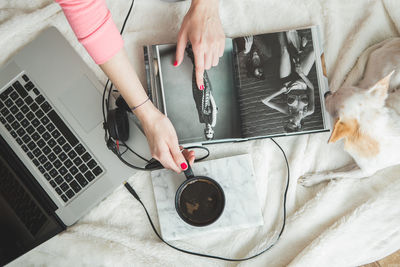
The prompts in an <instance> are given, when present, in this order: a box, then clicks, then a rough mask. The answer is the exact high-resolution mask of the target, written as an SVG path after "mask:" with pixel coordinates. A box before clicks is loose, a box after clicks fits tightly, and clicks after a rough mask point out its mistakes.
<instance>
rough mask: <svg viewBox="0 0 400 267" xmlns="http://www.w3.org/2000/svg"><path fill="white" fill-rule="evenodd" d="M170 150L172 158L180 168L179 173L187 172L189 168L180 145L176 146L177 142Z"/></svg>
mask: <svg viewBox="0 0 400 267" xmlns="http://www.w3.org/2000/svg"><path fill="white" fill-rule="evenodd" d="M169 150H170V151H171V154H172V157H173V159H174V161H175V164H176V165H177V166H179V172H178V173H180V172H181V171H185V170H186V169H187V168H188V165H187V162H186V159H185V157H184V156H183V154H182V152H181V150H180V148H179V146H178V144H176V145H175V142H174V143H173V144H172V146H170V148H169Z"/></svg>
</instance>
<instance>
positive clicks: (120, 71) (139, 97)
mask: <svg viewBox="0 0 400 267" xmlns="http://www.w3.org/2000/svg"><path fill="white" fill-rule="evenodd" d="M99 66H100V68H101V69H102V70H103V71H104V73H105V74H106V75H107V76H108V77H109V78H110V80H111V82H112V83H113V84H114V86H115V87H116V88H117V89H118V91H119V92H120V93H121V95H122V97H123V98H124V99H125V101H126V103H127V104H128V106H129V107H130V108H133V107H137V106H138V105H140V104H142V103H143V102H145V101H146V100H147V98H148V96H147V94H146V91H145V90H144V88H143V86H142V84H141V83H140V80H139V78H138V77H137V74H136V72H135V70H134V69H133V66H132V64H131V63H130V61H129V59H128V56H127V54H126V51H125V49H121V50H120V51H119V52H118V53H117V54H116V55H115V56H114V57H112V58H111V59H110V60H108V61H107V62H106V63H103V64H101V65H99ZM154 109H156V108H155V107H154V105H153V104H152V102H151V101H147V102H146V103H145V104H143V105H141V106H140V108H138V109H136V110H135V111H134V112H135V115H136V116H137V117H138V118H139V120H140V121H142V122H143V121H145V120H148V119H150V118H149V116H151V115H152V114H153V112H152V111H154Z"/></svg>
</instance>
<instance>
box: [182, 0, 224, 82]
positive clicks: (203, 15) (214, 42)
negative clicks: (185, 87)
mask: <svg viewBox="0 0 400 267" xmlns="http://www.w3.org/2000/svg"><path fill="white" fill-rule="evenodd" d="M188 41H190V43H191V44H192V48H193V54H194V59H195V66H196V82H197V87H198V88H199V89H200V90H203V89H204V83H203V74H204V70H209V69H210V68H211V66H217V65H218V61H219V58H220V57H222V55H223V53H224V48H225V34H224V31H223V29H222V24H221V20H220V18H219V12H218V0H192V4H191V6H190V9H189V11H188V13H187V14H186V16H185V18H184V19H183V22H182V26H181V29H180V31H179V34H178V44H177V47H176V61H175V62H174V66H179V65H180V64H181V63H182V61H183V57H184V53H185V48H186V44H187V42H188Z"/></svg>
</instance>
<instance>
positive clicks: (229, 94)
mask: <svg viewBox="0 0 400 267" xmlns="http://www.w3.org/2000/svg"><path fill="white" fill-rule="evenodd" d="M155 48H156V53H157V55H156V58H157V60H158V66H159V67H158V75H159V79H160V81H161V82H160V84H161V91H162V93H161V94H162V98H163V100H164V103H163V105H164V113H165V114H166V115H167V116H168V117H169V119H170V120H171V122H172V124H173V125H174V127H175V129H176V132H177V135H178V139H179V142H180V143H184V144H187V143H195V142H202V143H204V142H213V140H218V141H220V140H221V139H232V138H240V137H241V129H240V125H241V122H240V116H239V108H238V101H237V98H236V90H235V86H234V80H233V62H232V54H233V53H232V39H227V40H226V46H225V52H224V55H223V57H221V58H220V59H219V63H218V66H217V67H213V68H211V69H210V70H207V71H205V72H204V85H205V89H204V90H202V91H201V90H199V89H198V88H197V85H196V81H195V73H194V64H193V61H194V58H193V52H192V49H191V47H190V45H189V46H188V47H187V48H186V51H185V58H184V60H183V62H182V64H181V65H180V66H178V67H174V66H173V62H174V61H175V51H176V45H174V44H166V45H156V46H155Z"/></svg>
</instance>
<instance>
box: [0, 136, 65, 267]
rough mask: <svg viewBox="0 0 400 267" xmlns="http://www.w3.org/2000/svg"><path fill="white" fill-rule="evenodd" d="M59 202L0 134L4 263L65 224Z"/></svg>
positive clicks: (1, 253) (0, 219) (0, 258)
mask: <svg viewBox="0 0 400 267" xmlns="http://www.w3.org/2000/svg"><path fill="white" fill-rule="evenodd" d="M55 209H56V206H55V205H54V203H52V202H51V200H50V199H49V198H48V197H47V195H46V193H45V192H44V191H43V190H42V189H41V187H40V186H39V184H38V183H37V181H36V180H35V178H34V177H33V176H32V174H31V173H30V172H29V171H28V170H27V168H26V167H25V166H24V165H23V163H22V162H21V161H20V160H19V158H18V157H17V156H16V154H15V153H14V152H13V151H12V150H11V148H10V147H9V146H8V144H7V143H6V142H5V141H4V139H3V138H2V137H1V136H0V237H1V238H0V265H1V266H2V265H4V264H7V263H8V262H10V261H12V260H14V259H15V258H17V257H19V256H20V255H22V254H24V253H25V252H27V251H29V250H30V249H32V248H34V247H36V246H37V245H39V244H41V243H43V242H44V241H46V240H48V239H49V238H51V237H53V236H54V235H56V234H57V233H59V232H61V231H63V230H64V229H65V226H64V225H63V224H62V223H61V222H60V221H59V220H58V218H57V217H56V216H55V214H54V210H55Z"/></svg>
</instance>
